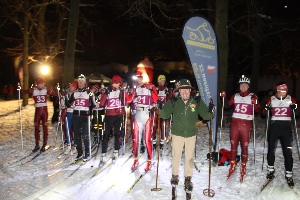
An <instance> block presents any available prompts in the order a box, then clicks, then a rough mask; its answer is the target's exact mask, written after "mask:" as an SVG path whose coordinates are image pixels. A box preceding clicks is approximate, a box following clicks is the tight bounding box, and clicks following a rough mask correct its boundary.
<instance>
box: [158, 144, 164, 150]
mask: <svg viewBox="0 0 300 200" xmlns="http://www.w3.org/2000/svg"><path fill="white" fill-rule="evenodd" d="M159 147H160V150H161V151H163V150H164V143H160V146H159Z"/></svg>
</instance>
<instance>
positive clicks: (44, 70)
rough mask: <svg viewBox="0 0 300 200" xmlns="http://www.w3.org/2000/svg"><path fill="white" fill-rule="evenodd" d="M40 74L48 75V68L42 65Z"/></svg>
mask: <svg viewBox="0 0 300 200" xmlns="http://www.w3.org/2000/svg"><path fill="white" fill-rule="evenodd" d="M41 73H42V74H43V75H46V74H48V73H49V67H48V66H47V65H43V66H42V67H41Z"/></svg>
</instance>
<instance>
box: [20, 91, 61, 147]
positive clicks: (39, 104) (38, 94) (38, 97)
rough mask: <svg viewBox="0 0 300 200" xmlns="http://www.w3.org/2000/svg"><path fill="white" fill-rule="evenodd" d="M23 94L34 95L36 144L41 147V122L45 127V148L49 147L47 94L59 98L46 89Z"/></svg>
mask: <svg viewBox="0 0 300 200" xmlns="http://www.w3.org/2000/svg"><path fill="white" fill-rule="evenodd" d="M22 93H23V94H32V97H33V99H34V105H35V114H34V136H35V144H36V145H37V146H39V143H40V121H42V126H43V133H44V134H43V146H46V145H47V142H48V125H47V120H48V109H47V94H49V95H52V96H57V93H56V92H54V91H53V90H50V89H48V88H46V87H43V88H38V87H33V88H30V89H27V90H23V91H22Z"/></svg>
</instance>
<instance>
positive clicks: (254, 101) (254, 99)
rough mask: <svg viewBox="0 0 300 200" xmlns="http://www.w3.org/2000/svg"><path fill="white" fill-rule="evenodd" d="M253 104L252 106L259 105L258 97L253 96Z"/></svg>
mask: <svg viewBox="0 0 300 200" xmlns="http://www.w3.org/2000/svg"><path fill="white" fill-rule="evenodd" d="M251 102H252V104H255V105H256V104H257V97H255V96H252V97H251Z"/></svg>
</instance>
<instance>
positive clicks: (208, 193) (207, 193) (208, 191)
mask: <svg viewBox="0 0 300 200" xmlns="http://www.w3.org/2000/svg"><path fill="white" fill-rule="evenodd" d="M203 194H204V195H205V196H207V197H214V196H215V191H213V190H212V189H209V188H206V189H204V190H203Z"/></svg>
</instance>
